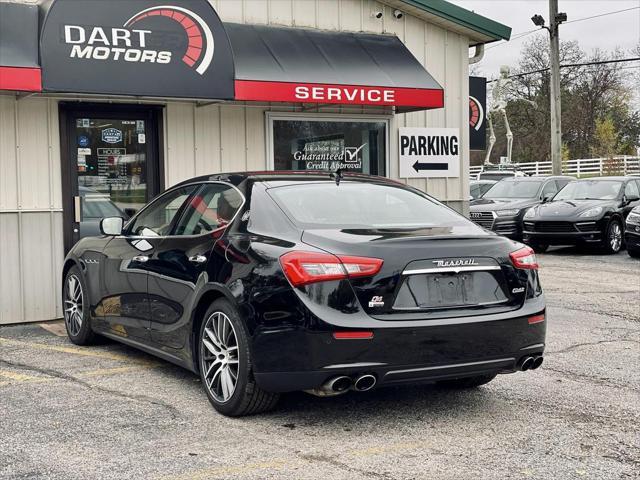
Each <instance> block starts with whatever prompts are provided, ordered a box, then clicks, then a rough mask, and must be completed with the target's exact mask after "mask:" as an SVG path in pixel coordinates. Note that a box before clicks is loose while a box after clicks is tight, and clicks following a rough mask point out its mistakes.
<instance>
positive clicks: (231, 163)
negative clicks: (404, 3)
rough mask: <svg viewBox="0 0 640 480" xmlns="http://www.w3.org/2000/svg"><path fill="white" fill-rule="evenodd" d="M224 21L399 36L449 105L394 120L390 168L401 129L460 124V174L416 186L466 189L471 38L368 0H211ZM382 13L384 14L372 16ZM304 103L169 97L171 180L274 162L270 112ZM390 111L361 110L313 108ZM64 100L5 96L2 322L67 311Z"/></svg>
mask: <svg viewBox="0 0 640 480" xmlns="http://www.w3.org/2000/svg"><path fill="white" fill-rule="evenodd" d="M211 1H212V4H213V6H214V8H215V9H216V10H217V12H218V13H219V15H220V16H221V18H222V19H223V21H228V22H246V23H261V24H273V25H288V26H297V27H308V28H320V29H329V30H346V31H354V32H358V31H365V32H373V33H393V34H396V35H397V36H398V37H399V38H400V39H401V40H402V41H403V42H404V43H405V44H406V45H407V47H408V48H409V50H410V51H411V52H412V53H413V55H414V56H415V57H416V58H417V59H418V60H419V61H420V62H421V63H422V64H423V65H425V67H426V68H427V70H428V71H429V72H430V73H431V74H432V75H433V76H434V77H435V79H436V80H437V81H438V82H439V83H440V84H441V85H443V86H444V88H445V108H444V109H438V110H431V111H423V112H414V113H408V114H402V115H395V116H390V117H389V118H390V135H389V138H390V146H389V151H390V157H391V158H390V171H389V172H388V175H389V176H391V177H393V178H397V174H398V165H397V151H398V145H397V137H398V134H397V128H398V127H401V126H429V127H446V126H449V127H460V129H461V138H462V145H461V163H462V168H461V173H460V178H448V179H440V178H433V179H427V180H422V179H413V180H410V181H409V183H411V184H412V185H414V186H416V187H419V188H421V189H424V190H425V191H427V192H428V193H430V194H432V195H434V196H435V197H437V198H439V199H441V200H445V201H448V202H451V203H454V204H457V205H458V206H461V205H463V204H464V201H465V200H466V198H467V192H468V177H469V176H468V170H469V158H468V155H469V154H468V141H469V138H468V128H467V125H468V98H467V95H468V93H467V92H468V69H467V57H468V39H467V38H466V37H465V36H462V35H459V34H457V33H454V32H450V31H447V30H445V29H443V28H442V27H439V26H436V25H433V24H430V23H426V22H424V21H422V20H420V19H418V18H416V17H412V16H409V15H405V16H404V18H402V19H401V20H397V19H395V18H394V17H393V14H392V10H393V9H391V8H390V7H386V6H384V5H382V4H381V3H379V2H375V1H370V0H268V1H267V0H211ZM377 9H382V10H383V11H384V16H383V18H382V19H381V20H377V19H374V18H372V17H371V15H370V12H371V11H373V10H377ZM300 110H301V108H300V107H298V106H293V105H291V106H282V105H278V106H276V105H265V106H253V105H250V106H245V105H243V104H225V105H206V106H198V105H196V104H195V103H186V102H184V103H183V102H168V103H167V104H166V110H165V117H164V129H165V132H164V133H165V135H164V142H165V145H164V154H165V182H166V186H167V187H168V186H171V185H173V184H175V183H177V182H179V181H181V180H183V179H186V178H189V177H192V176H195V175H200V174H208V173H215V172H224V171H234V170H236V171H237V170H262V169H266V168H267V159H266V138H265V130H266V127H265V125H266V123H265V113H266V112H267V111H286V112H292V111H300ZM317 111H321V112H332V113H338V114H339V113H349V114H351V115H353V114H359V113H370V114H385V113H387V114H389V113H390V111H389V110H385V109H380V108H377V109H376V108H361V107H331V108H327V107H322V108H320V109H311V110H306V111H305V113H306V114H307V115H309V114H313V113H314V112H317ZM60 172H61V165H60V130H59V126H58V102H57V100H55V99H53V98H49V99H47V98H38V97H22V98H18V97H14V96H9V95H0V324H8V323H18V322H24V321H40V320H47V319H52V318H59V317H61V316H62V306H61V304H60V296H61V295H60V272H61V270H62V261H63V256H64V252H63V250H64V248H63V234H62V232H63V230H62V227H63V225H62V186H61V177H60V175H61V174H60Z"/></svg>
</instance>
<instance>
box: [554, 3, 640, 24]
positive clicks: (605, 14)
mask: <svg viewBox="0 0 640 480" xmlns="http://www.w3.org/2000/svg"><path fill="white" fill-rule="evenodd" d="M639 8H640V7H631V8H624V9H622V10H616V11H615V12H604V13H600V14H598V15H592V16H590V17H583V18H576V19H575V20H567V21H566V22H563V23H564V24H567V23H575V22H582V21H583V20H591V19H592V18H600V17H605V16H607V15H613V14H614V13H622V12H628V11H630V10H637V9H639Z"/></svg>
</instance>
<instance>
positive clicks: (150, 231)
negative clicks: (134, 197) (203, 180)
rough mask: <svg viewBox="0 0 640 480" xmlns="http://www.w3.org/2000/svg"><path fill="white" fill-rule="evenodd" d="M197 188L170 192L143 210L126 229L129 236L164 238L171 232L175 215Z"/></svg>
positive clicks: (190, 187) (188, 187) (192, 186)
mask: <svg viewBox="0 0 640 480" xmlns="http://www.w3.org/2000/svg"><path fill="white" fill-rule="evenodd" d="M196 188H197V187H196V186H194V185H189V186H186V187H182V188H177V189H175V190H172V191H170V192H168V193H166V194H164V195H163V196H161V197H160V198H158V199H156V200H155V201H154V202H153V203H152V204H150V205H149V206H148V207H147V208H145V209H144V210H143V211H142V212H140V214H139V215H138V216H137V217H136V218H135V219H134V221H133V223H132V224H131V226H130V227H129V228H128V231H129V234H130V235H139V236H144V237H164V236H167V235H169V233H170V232H171V228H172V225H173V223H174V220H175V219H176V215H177V214H178V212H179V211H180V209H181V207H182V206H183V204H184V203H185V201H186V200H187V199H188V198H189V196H190V195H191V194H192V193H193V192H194V191H195V189H196Z"/></svg>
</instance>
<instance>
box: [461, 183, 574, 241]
mask: <svg viewBox="0 0 640 480" xmlns="http://www.w3.org/2000/svg"><path fill="white" fill-rule="evenodd" d="M573 180H575V178H574V177H565V176H555V177H514V178H505V179H503V180H500V181H499V182H498V183H496V184H495V185H494V186H493V187H491V189H489V191H488V192H487V193H485V194H484V196H483V197H482V198H480V199H478V200H474V201H472V202H471V208H470V217H471V220H473V221H474V222H475V223H477V224H478V225H480V226H482V227H484V228H487V229H489V230H493V231H494V232H496V233H499V234H500V235H504V236H506V237H509V238H512V239H514V240H520V239H522V217H523V215H524V213H525V212H526V211H527V210H528V209H529V208H530V207H533V206H534V205H537V204H539V203H542V202H546V201H548V200H550V199H551V198H553V196H554V195H555V194H556V193H557V192H558V191H559V190H561V189H562V187H564V186H565V185H566V184H567V183H569V182H571V181H573Z"/></svg>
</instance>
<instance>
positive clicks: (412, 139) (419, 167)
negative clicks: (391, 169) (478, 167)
mask: <svg viewBox="0 0 640 480" xmlns="http://www.w3.org/2000/svg"><path fill="white" fill-rule="evenodd" d="M398 148H399V159H400V169H399V173H400V178H427V177H459V176H460V149H461V145H460V129H458V128H400V129H399V139H398Z"/></svg>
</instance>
